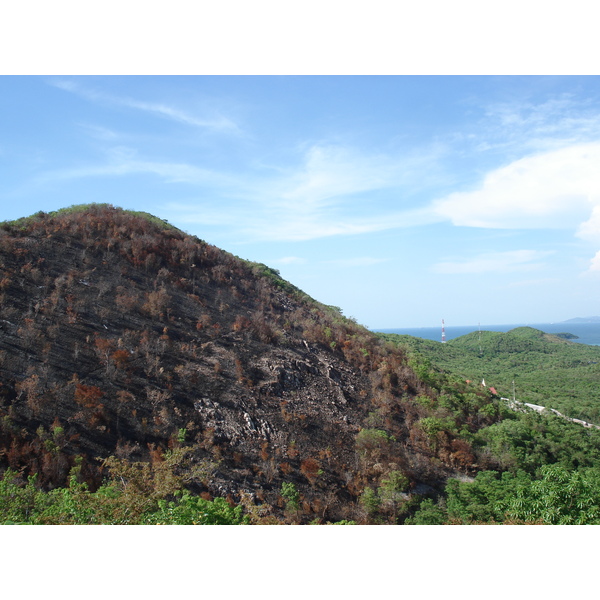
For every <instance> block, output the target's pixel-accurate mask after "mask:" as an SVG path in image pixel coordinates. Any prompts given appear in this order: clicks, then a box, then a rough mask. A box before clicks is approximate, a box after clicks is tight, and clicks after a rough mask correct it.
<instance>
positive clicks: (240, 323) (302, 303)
mask: <svg viewBox="0 0 600 600" xmlns="http://www.w3.org/2000/svg"><path fill="white" fill-rule="evenodd" d="M0 300H1V303H0V423H1V431H0V449H1V452H2V454H1V461H2V465H3V466H4V467H10V468H11V469H14V470H18V471H20V472H22V473H23V475H24V476H27V475H30V474H36V475H37V477H38V479H37V481H38V484H40V485H42V486H43V487H44V488H45V489H51V488H53V487H57V486H63V485H65V484H66V482H67V479H68V475H69V472H72V469H73V467H74V466H75V465H79V466H78V467H77V477H78V478H79V480H81V481H85V482H87V484H88V485H89V486H91V489H96V488H97V487H98V486H99V485H100V484H101V483H102V481H103V479H104V478H105V477H106V476H107V473H108V472H109V470H110V469H109V467H110V465H111V464H112V465H114V464H115V463H114V460H117V461H121V463H120V464H140V465H141V464H143V463H147V464H153V465H158V464H161V462H163V463H164V462H165V460H166V458H165V457H166V456H167V454H168V451H169V450H177V449H185V452H186V457H187V458H186V460H185V461H183V460H182V461H181V462H180V463H178V464H175V465H174V466H173V468H174V469H175V471H176V472H178V473H182V472H186V473H187V475H186V485H187V488H188V489H189V490H190V491H191V492H192V493H194V494H203V495H204V496H205V497H207V498H212V497H225V498H228V499H229V501H230V502H239V501H241V500H244V501H246V502H248V503H250V504H252V505H254V506H257V507H261V510H262V513H261V514H264V515H272V516H273V518H275V517H277V518H278V519H281V518H284V516H285V515H287V517H286V518H291V517H290V516H289V511H288V512H286V511H285V508H286V496H285V495H284V494H282V489H283V484H284V483H285V484H287V486H288V487H287V488H286V489H288V490H289V489H292V488H290V487H289V486H290V485H291V486H292V487H293V489H294V490H296V491H297V492H298V499H299V503H298V507H297V509H296V511H295V513H294V516H293V519H295V521H297V522H309V521H312V520H314V519H317V520H320V521H324V520H328V519H331V520H335V519H342V518H356V519H359V520H360V519H362V520H363V521H364V520H368V519H369V514H368V512H369V511H368V510H365V508H364V502H363V503H361V502H359V499H360V498H363V497H364V495H365V493H366V494H367V496H368V495H369V493H370V492H369V490H370V491H371V492H372V493H375V494H379V496H381V498H383V496H382V493H381V494H380V490H381V489H382V488H385V489H387V490H389V489H392V491H393V492H394V493H395V494H396V495H395V496H394V497H393V498H392V499H391V500H390V499H389V498H387V499H385V501H386V502H387V504H388V509H387V512H386V510H384V508H381V509H378V515H379V517H378V518H383V519H388V520H391V522H395V519H397V516H398V515H397V506H398V503H399V502H400V496H398V493H400V492H402V493H403V494H408V495H409V496H410V494H412V493H416V492H418V491H419V490H422V489H427V488H426V487H425V486H430V487H431V488H435V487H439V486H441V485H443V483H444V482H445V480H446V479H447V477H448V476H449V475H451V474H456V473H457V472H465V473H468V472H473V470H474V469H477V464H476V461H475V457H474V456H473V454H472V453H471V452H470V447H469V443H468V441H465V439H463V438H465V435H466V434H467V433H469V432H471V433H472V432H474V431H476V430H477V429H478V428H480V427H482V426H485V425H487V424H491V423H493V422H495V421H496V420H498V419H499V418H500V412H499V409H498V406H497V404H496V403H495V402H494V401H493V400H492V399H491V398H490V395H489V394H487V393H486V392H485V391H483V390H471V391H470V392H469V394H467V395H464V394H463V393H462V391H461V390H458V388H456V389H454V391H452V390H450V391H449V390H446V391H445V392H444V394H445V397H446V398H447V397H450V396H451V397H452V398H453V403H450V405H448V403H447V402H446V405H444V406H441V405H440V406H438V405H437V400H438V398H439V397H440V395H441V394H442V392H441V391H440V389H438V388H436V387H435V386H431V385H429V384H428V383H427V382H426V381H423V380H421V379H420V378H419V377H418V376H417V375H415V373H414V371H413V369H412V368H411V367H410V365H409V364H408V362H407V360H406V356H405V354H404V353H403V352H402V351H399V350H397V349H396V348H394V347H392V346H391V345H387V344H385V343H384V342H382V341H381V340H380V339H378V338H377V337H376V336H375V335H373V334H371V333H370V332H368V331H367V330H366V329H364V328H363V327H361V326H359V325H357V324H356V323H355V322H353V321H352V320H348V319H346V318H344V317H343V316H342V315H341V313H340V311H339V310H336V309H335V308H333V307H327V306H324V305H322V304H320V303H318V302H316V301H315V300H313V299H311V298H309V297H308V296H307V295H306V294H304V293H303V292H301V291H300V290H299V289H297V288H296V287H295V286H293V285H291V284H290V283H288V282H286V281H284V280H283V279H281V277H279V274H278V273H277V272H276V271H274V270H272V269H269V268H268V267H266V266H265V265H259V264H254V263H249V262H248V261H244V260H242V259H239V258H237V257H235V256H233V255H231V254H229V253H227V252H225V251H223V250H220V249H218V248H216V247H214V246H211V245H210V244H208V243H206V242H204V241H202V240H199V239H198V238H195V237H192V236H189V235H187V234H185V233H184V232H182V231H180V230H178V229H176V228H174V227H172V226H170V225H169V224H168V223H165V222H163V221H161V220H160V219H157V218H156V217H152V216H151V215H147V214H145V213H134V212H131V211H125V210H122V209H119V208H114V207H112V206H111V205H88V206H76V207H71V208H69V209H65V210H62V211H57V212H56V213H51V214H44V213H40V214H37V215H34V216H32V217H29V218H26V219H20V220H19V221H16V222H11V223H3V224H2V225H1V227H0ZM453 394H454V395H453ZM424 399H429V400H427V401H424ZM109 457H112V458H110V460H108V461H107V459H109ZM111 461H113V462H111ZM140 468H141V467H140ZM390 481H392V482H394V481H395V482H396V483H395V484H393V485H392V484H390V483H389V482H390ZM399 482H402V483H401V484H400V483H399ZM386 486H387V487H386ZM390 486H391V488H390ZM288 495H289V494H288ZM379 496H378V497H379ZM405 497H406V496H403V498H405ZM381 498H380V499H381ZM381 501H382V502H383V500H381Z"/></svg>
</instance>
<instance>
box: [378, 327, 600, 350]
mask: <svg viewBox="0 0 600 600" xmlns="http://www.w3.org/2000/svg"><path fill="white" fill-rule="evenodd" d="M516 327H533V328H534V329H539V330H541V331H544V332H545V333H572V334H573V335H576V336H577V339H574V340H571V341H573V342H576V343H579V344H586V345H588V346H600V323H517V324H513V325H458V326H452V325H446V327H445V331H446V341H448V340H452V339H454V338H457V337H461V336H463V335H467V334H468V333H472V332H473V331H479V329H481V331H499V332H504V333H506V332H507V331H510V330H511V329H515V328H516ZM373 331H375V332H378V333H397V334H401V335H411V336H413V337H418V338H422V339H426V340H434V341H436V342H441V341H442V325H441V324H440V325H439V326H438V327H403V328H397V329H373Z"/></svg>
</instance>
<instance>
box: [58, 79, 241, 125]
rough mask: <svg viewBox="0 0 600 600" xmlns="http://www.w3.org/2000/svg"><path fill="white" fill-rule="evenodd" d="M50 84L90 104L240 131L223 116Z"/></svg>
mask: <svg viewBox="0 0 600 600" xmlns="http://www.w3.org/2000/svg"><path fill="white" fill-rule="evenodd" d="M50 84H51V85H53V86H54V87H57V88H59V89H61V90H64V91H66V92H70V93H72V94H77V95H78V96H80V97H82V98H85V99H86V100H90V101H91V102H97V103H102V104H111V105H116V106H123V107H126V108H131V109H134V110H140V111H143V112H147V113H150V114H154V115H156V116H159V117H163V118H167V119H170V120H172V121H177V122H179V123H184V124H186V125H191V126H193V127H199V128H204V129H210V130H215V131H221V132H229V133H239V131H240V130H239V128H238V126H237V125H236V124H235V123H234V122H233V121H232V120H231V119H229V118H227V117H225V116H223V115H213V116H211V117H205V116H202V117H200V116H198V115H195V114H190V113H189V112H186V111H184V110H182V109H180V108H178V107H175V106H170V105H168V104H163V103H155V102H144V101H141V100H136V99H134V98H129V97H127V96H115V95H112V94H107V93H104V92H100V91H97V90H93V89H91V88H88V87H86V86H82V85H81V84H80V83H78V82H75V81H72V80H65V79H55V80H51V81H50Z"/></svg>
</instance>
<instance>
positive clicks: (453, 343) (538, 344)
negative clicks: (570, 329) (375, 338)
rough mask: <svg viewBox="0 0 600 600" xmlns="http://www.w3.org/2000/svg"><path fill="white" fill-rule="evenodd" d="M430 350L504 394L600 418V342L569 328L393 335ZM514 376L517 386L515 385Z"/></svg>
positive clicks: (446, 365) (440, 361) (448, 367)
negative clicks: (441, 338) (573, 334)
mask: <svg viewBox="0 0 600 600" xmlns="http://www.w3.org/2000/svg"><path fill="white" fill-rule="evenodd" d="M382 337H383V338H384V339H387V340H392V339H395V341H396V342H397V343H399V344H400V345H401V346H402V347H404V348H406V349H409V348H410V349H413V350H416V351H418V352H421V353H423V354H425V355H426V356H427V357H429V358H430V359H431V360H432V361H433V362H434V363H435V364H436V365H438V366H439V367H440V368H441V369H443V370H445V371H447V372H450V373H453V374H456V375H458V376H460V377H461V378H465V379H470V380H473V381H477V382H481V381H482V380H485V382H486V383H487V385H490V386H493V387H494V388H495V389H496V390H497V391H498V393H499V394H500V395H501V396H504V397H508V398H512V397H513V391H514V392H515V394H516V397H517V399H518V400H521V401H522V402H529V403H532V404H539V405H542V406H547V407H549V408H555V409H557V410H559V411H560V412H562V413H563V414H565V415H568V416H569V417H572V418H577V419H583V420H585V421H590V422H592V423H600V389H599V388H598V381H600V348H599V347H597V346H586V345H584V344H576V343H574V342H570V341H569V340H568V339H566V335H565V334H559V335H552V334H548V333H544V332H543V331H540V330H538V329H534V328H531V327H518V328H516V329H512V330H511V331H509V332H507V333H501V332H494V331H482V332H472V333H469V334H468V335H464V336H462V337H459V338H455V339H453V340H450V341H449V342H447V343H446V344H441V343H439V342H433V341H428V340H420V339H419V338H411V337H410V336H397V337H391V335H390V334H385V335H383V336H382ZM513 381H514V388H515V389H514V390H513Z"/></svg>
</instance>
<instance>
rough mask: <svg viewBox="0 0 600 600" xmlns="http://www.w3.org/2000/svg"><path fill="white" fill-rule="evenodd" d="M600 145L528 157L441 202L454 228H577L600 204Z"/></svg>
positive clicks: (438, 206) (439, 209) (436, 207)
mask: <svg viewBox="0 0 600 600" xmlns="http://www.w3.org/2000/svg"><path fill="white" fill-rule="evenodd" d="M599 164H600V143H589V144H578V145H573V146H569V147H567V148H562V149H560V150H554V151H550V152H545V153H541V154H537V155H534V156H528V157H525V158H522V159H520V160H517V161H515V162H513V163H511V164H509V165H507V166H505V167H502V168H499V169H496V170H494V171H492V172H490V173H489V174H488V175H487V176H486V177H485V179H484V181H483V183H482V185H481V186H480V187H479V189H476V190H473V191H471V192H458V193H453V194H450V195H449V196H447V197H446V198H443V199H440V200H437V201H435V202H434V203H433V205H432V211H433V212H434V213H435V214H437V215H438V216H440V217H443V218H445V219H447V220H449V221H451V222H452V223H453V224H454V225H459V226H466V227H483V228H499V229H539V228H576V227H577V226H578V225H580V224H581V222H582V220H584V219H586V218H587V217H589V215H590V212H591V211H592V209H593V207H594V206H599V205H600V169H598V165H599Z"/></svg>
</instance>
